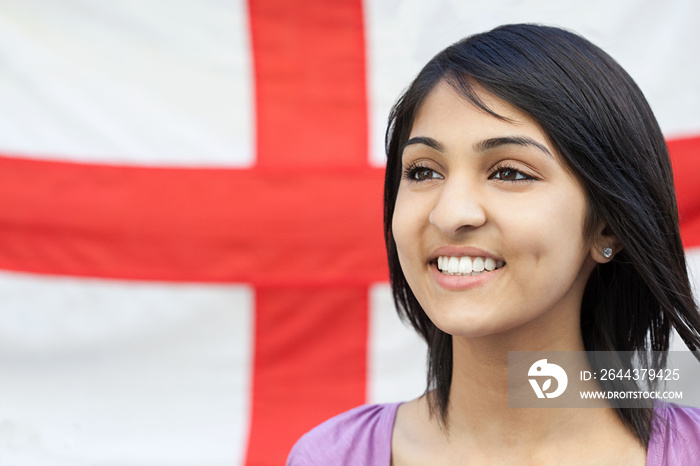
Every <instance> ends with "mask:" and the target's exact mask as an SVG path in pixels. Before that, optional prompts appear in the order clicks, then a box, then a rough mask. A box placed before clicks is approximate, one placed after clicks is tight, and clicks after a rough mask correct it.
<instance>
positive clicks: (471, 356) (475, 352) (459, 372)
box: [447, 315, 619, 448]
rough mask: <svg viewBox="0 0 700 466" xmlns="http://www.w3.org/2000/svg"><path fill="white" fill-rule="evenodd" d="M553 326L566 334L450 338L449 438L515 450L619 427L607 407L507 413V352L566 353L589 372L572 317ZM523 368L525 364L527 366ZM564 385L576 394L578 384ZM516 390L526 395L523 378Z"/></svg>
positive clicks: (535, 332) (516, 333) (531, 332)
mask: <svg viewBox="0 0 700 466" xmlns="http://www.w3.org/2000/svg"><path fill="white" fill-rule="evenodd" d="M566 324H569V325H566ZM558 325H562V326H563V328H567V329H570V330H569V331H568V332H562V331H561V330H560V331H559V332H558V333H557V332H546V331H543V330H544V329H539V328H534V329H533V328H530V329H529V330H528V329H524V328H519V329H518V330H517V331H512V332H505V333H503V334H498V335H489V336H486V337H480V338H460V337H453V371H452V381H451V385H450V397H449V403H448V410H447V426H448V427H447V434H448V436H449V437H455V438H459V437H463V438H469V439H472V441H474V442H476V443H478V444H479V445H482V446H483V445H493V447H494V448H496V447H498V446H499V445H500V446H501V447H503V446H505V445H506V444H509V445H511V446H513V447H516V448H519V446H520V447H523V446H527V445H542V443H543V442H544V441H554V440H556V439H558V438H568V437H570V433H571V432H572V429H573V431H576V432H581V433H585V432H587V431H591V432H590V433H591V434H592V433H593V432H592V430H593V429H592V428H593V427H595V426H596V425H600V422H613V423H616V424H619V420H618V419H617V415H616V413H614V411H613V410H612V409H609V408H604V409H580V408H556V409H545V408H509V406H508V392H509V385H508V369H509V367H508V353H509V351H567V352H572V353H571V354H572V355H574V357H575V358H577V359H576V364H577V366H578V367H579V368H580V369H589V366H588V361H587V359H586V356H585V353H584V351H585V349H584V345H583V340H582V338H581V333H580V330H579V325H578V316H577V315H576V316H575V318H572V322H570V323H565V322H561V321H560V322H558ZM535 327H537V326H536V323H535ZM533 335H536V337H533ZM542 335H557V338H556V339H551V340H544V339H543V338H542ZM532 362H534V361H532ZM529 364H531V362H530V363H528V367H529ZM526 370H527V368H526ZM569 383H570V387H571V388H570V389H569V390H571V389H574V390H576V391H578V388H575V387H574V384H576V383H578V382H577V381H575V380H573V377H571V378H570V380H569ZM522 385H523V386H522V387H520V388H522V389H523V390H527V391H528V393H530V392H531V390H532V388H531V387H530V385H529V382H528V380H527V378H523V381H522ZM595 385H596V386H593V387H590V386H589V387H587V388H588V389H596V388H597V383H596V384H595ZM512 388H513V387H512V386H511V389H512Z"/></svg>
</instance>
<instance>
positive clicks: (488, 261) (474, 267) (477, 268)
mask: <svg viewBox="0 0 700 466" xmlns="http://www.w3.org/2000/svg"><path fill="white" fill-rule="evenodd" d="M504 265H506V263H505V262H503V261H502V260H498V261H497V260H495V259H492V258H490V257H470V256H463V257H453V256H439V257H438V258H437V268H438V270H439V271H440V273H443V274H445V275H463V276H466V275H480V274H482V273H488V272H492V271H494V270H498V269H500V268H501V267H503V266H504Z"/></svg>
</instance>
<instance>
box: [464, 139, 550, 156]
mask: <svg viewBox="0 0 700 466" xmlns="http://www.w3.org/2000/svg"><path fill="white" fill-rule="evenodd" d="M509 144H514V145H516V146H524V147H528V146H529V147H535V148H537V149H539V150H541V151H542V152H544V153H545V154H547V155H548V156H550V157H554V155H553V154H552V153H551V152H550V150H549V149H547V147H546V146H545V145H543V144H541V143H539V142H537V141H535V140H534V139H532V138H529V137H527V136H510V137H500V138H489V139H484V140H483V141H479V142H477V143H476V144H474V150H475V151H477V152H486V151H488V150H491V149H495V148H497V147H500V146H506V145H509Z"/></svg>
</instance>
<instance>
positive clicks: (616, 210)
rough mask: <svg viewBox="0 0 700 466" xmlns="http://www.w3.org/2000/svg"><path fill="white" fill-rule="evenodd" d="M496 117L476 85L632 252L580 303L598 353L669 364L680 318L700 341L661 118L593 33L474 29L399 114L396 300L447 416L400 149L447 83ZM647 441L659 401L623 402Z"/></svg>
mask: <svg viewBox="0 0 700 466" xmlns="http://www.w3.org/2000/svg"><path fill="white" fill-rule="evenodd" d="M439 82H447V83H448V84H449V85H451V86H452V87H453V88H454V89H455V90H456V91H457V92H458V93H459V94H461V95H462V96H463V97H464V98H465V99H468V100H470V101H471V102H473V103H474V104H475V105H477V106H479V107H480V108H481V109H482V110H483V111H485V112H488V113H490V114H492V115H494V116H496V117H499V118H500V116H499V115H496V114H495V113H493V111H492V110H491V109H489V108H488V107H487V106H486V105H485V104H484V103H483V102H482V101H481V100H480V99H479V97H478V95H477V93H476V91H475V88H474V86H475V85H478V86H479V87H480V88H481V89H484V90H486V91H487V92H489V93H491V94H493V95H495V96H497V97H499V98H501V99H502V100H504V101H505V102H508V103H509V104H511V105H513V106H515V107H517V108H519V109H521V110H523V111H524V112H526V113H528V114H529V115H531V116H532V117H533V118H534V119H535V121H537V122H538V123H539V125H540V126H541V127H542V129H543V130H544V132H545V133H546V134H547V136H548V137H549V140H550V141H551V142H552V144H553V145H554V147H555V149H556V150H557V151H558V153H559V154H561V156H562V158H563V161H564V164H565V165H566V167H567V168H568V169H569V170H571V172H572V173H573V174H574V175H575V176H576V177H577V178H578V179H579V180H580V181H581V183H582V185H583V186H584V189H585V192H586V198H587V203H588V205H587V207H588V209H587V210H588V212H587V218H586V224H585V231H584V235H586V236H587V237H588V238H592V237H593V234H594V228H595V227H596V226H597V225H607V227H606V229H607V233H610V234H613V235H615V236H616V237H617V239H618V240H619V241H620V244H621V245H622V250H621V251H620V252H619V253H618V254H616V256H615V258H614V260H612V261H611V262H609V263H606V264H599V265H598V266H596V268H595V270H594V271H593V272H592V274H591V276H590V278H589V280H588V283H587V285H586V290H585V292H584V296H583V302H582V305H581V332H582V335H583V341H584V345H585V349H586V350H587V351H629V352H636V353H637V354H640V353H641V354H644V355H648V354H651V352H652V351H653V352H658V353H654V354H655V355H656V356H655V358H656V361H655V363H657V364H663V363H664V359H665V354H666V352H667V350H668V348H669V339H670V332H671V328H672V327H674V328H675V329H676V330H677V332H678V333H679V335H680V336H681V338H683V340H684V341H685V343H686V345H687V346H688V347H689V348H690V349H691V350H697V349H698V348H699V347H700V330H699V329H700V315H699V314H698V311H697V308H696V305H695V303H694V301H693V298H692V296H691V287H690V283H689V280H688V275H687V270H686V262H685V254H684V251H683V246H682V243H681V238H680V232H679V227H678V209H677V206H676V198H675V191H674V186H673V173H672V171H671V163H670V160H669V156H668V151H667V148H666V143H665V141H664V138H663V135H662V134H661V130H660V128H659V125H658V123H657V122H656V119H655V118H654V115H653V113H652V111H651V109H650V107H649V105H648V103H647V101H646V99H645V98H644V96H643V94H642V92H641V91H640V89H639V88H638V87H637V85H636V84H635V83H634V81H633V80H632V78H631V77H630V76H629V75H628V74H627V73H626V72H625V71H624V70H623V69H622V67H620V65H618V64H617V62H615V61H614V60H613V59H612V58H611V57H610V56H609V55H607V54H606V53H605V52H603V51H602V50H601V49H600V48H598V47H597V46H595V45H593V44H592V43H591V42H589V41H587V40H586V39H584V38H582V37H580V36H578V35H576V34H574V33H571V32H568V31H565V30H562V29H558V28H554V27H547V26H538V25H532V24H515V25H506V26H501V27H498V28H496V29H494V30H492V31H489V32H486V33H482V34H477V35H474V36H470V37H468V38H466V39H463V40H461V41H459V42H457V43H455V44H453V45H451V46H450V47H448V48H446V49H445V50H443V51H442V52H440V53H439V54H437V55H436V56H435V57H434V58H433V59H432V60H430V62H428V64H427V65H426V66H425V67H424V68H423V69H422V70H421V72H420V73H419V75H418V76H417V77H416V79H415V80H414V81H413V83H412V84H411V85H410V87H409V88H408V89H407V90H406V91H405V92H404V94H403V95H402V96H401V97H400V99H399V100H398V102H397V103H396V105H395V106H394V108H393V109H392V112H391V114H390V118H389V127H388V129H387V136H386V150H387V157H388V160H387V168H386V178H385V191H384V233H385V240H386V248H387V255H388V259H389V269H390V279H391V285H392V290H393V295H394V299H395V302H396V305H397V308H398V310H399V313H400V314H401V315H402V317H404V318H406V319H407V320H408V321H409V322H410V323H411V324H412V325H413V327H414V328H415V329H416V330H417V331H418V333H419V334H420V335H421V336H422V337H423V338H424V339H425V340H426V342H427V343H428V388H427V391H426V393H427V394H428V398H429V400H430V405H431V409H432V410H433V412H434V413H437V414H438V415H439V416H440V419H441V421H442V422H446V419H447V405H448V399H449V392H450V382H451V377H452V337H451V336H450V335H448V334H446V333H444V332H443V331H441V330H440V329H438V328H437V327H436V326H435V325H434V324H433V323H432V322H431V321H430V319H429V318H428V316H427V315H426V314H425V312H424V311H423V309H422V308H421V306H420V304H419V303H418V301H417V300H416V298H415V296H414V295H413V292H412V291H411V288H410V287H409V286H408V283H407V282H406V279H405V277H404V274H403V272H402V270H401V266H400V264H399V261H398V256H397V252H396V243H395V242H394V238H393V235H392V231H391V224H392V217H393V213H394V206H395V202H396V196H397V191H398V186H399V181H400V178H401V150H402V147H403V145H404V144H405V143H406V141H407V140H408V137H409V134H410V131H411V127H412V125H413V119H414V117H415V115H416V112H417V111H418V109H419V107H420V106H421V104H422V103H423V101H424V100H425V98H426V97H427V95H428V94H429V93H430V91H431V90H432V89H433V88H434V87H435V86H436V85H437V84H438V83H439ZM617 413H618V415H619V416H620V418H621V420H622V421H623V423H625V425H626V426H627V427H628V428H629V429H631V431H632V432H633V433H634V434H635V435H636V436H637V438H638V439H639V440H640V442H641V443H642V444H643V445H645V446H647V445H648V441H649V437H650V435H651V429H652V422H651V419H652V414H653V410H652V409H651V408H650V407H646V408H642V409H619V408H618V409H617Z"/></svg>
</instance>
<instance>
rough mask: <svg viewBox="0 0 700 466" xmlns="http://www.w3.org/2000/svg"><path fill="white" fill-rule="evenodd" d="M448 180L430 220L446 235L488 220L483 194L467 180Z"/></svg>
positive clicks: (477, 225) (479, 224)
mask: <svg viewBox="0 0 700 466" xmlns="http://www.w3.org/2000/svg"><path fill="white" fill-rule="evenodd" d="M451 181H452V182H450V181H448V182H446V183H445V184H444V185H443V187H442V190H441V192H440V196H439V197H438V199H437V203H436V204H435V206H434V207H433V210H432V211H431V212H430V216H429V218H428V219H429V221H430V223H431V224H432V225H434V226H435V227H437V228H438V229H439V230H440V231H441V232H443V233H444V234H445V235H448V236H452V235H455V234H458V233H459V232H461V231H463V230H467V229H471V228H475V227H479V226H481V225H483V224H484V223H485V222H486V211H485V209H484V205H483V195H482V193H479V192H478V190H476V189H473V188H470V187H469V183H468V182H466V181H465V180H457V179H453V180H451Z"/></svg>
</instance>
